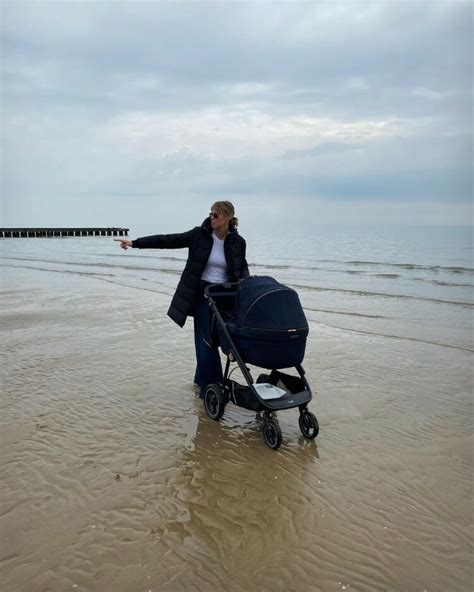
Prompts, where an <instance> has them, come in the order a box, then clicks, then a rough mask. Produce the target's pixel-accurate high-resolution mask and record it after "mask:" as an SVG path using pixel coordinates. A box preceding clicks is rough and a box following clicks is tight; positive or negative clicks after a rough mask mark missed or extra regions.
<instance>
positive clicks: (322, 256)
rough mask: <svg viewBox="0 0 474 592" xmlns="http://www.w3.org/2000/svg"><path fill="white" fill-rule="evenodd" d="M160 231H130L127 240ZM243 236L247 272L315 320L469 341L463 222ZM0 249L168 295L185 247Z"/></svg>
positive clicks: (43, 242) (74, 242) (36, 266)
mask: <svg viewBox="0 0 474 592" xmlns="http://www.w3.org/2000/svg"><path fill="white" fill-rule="evenodd" d="M158 230H159V229H153V227H150V226H149V227H137V228H132V229H131V233H133V235H132V234H131V237H130V238H135V237H138V236H144V235H148V234H155V233H156V231H158ZM242 234H243V235H244V236H245V229H243V230H242ZM245 238H246V239H247V260H248V263H249V268H250V273H251V274H252V275H270V276H273V277H275V278H276V279H277V280H279V281H280V282H282V283H284V284H287V285H289V286H291V287H294V288H295V289H296V290H297V291H298V293H299V295H300V299H301V302H302V304H303V307H304V309H305V312H306V314H307V316H308V318H310V319H312V320H315V321H317V322H318V323H321V324H326V325H330V326H334V327H339V328H343V329H347V330H351V331H356V332H357V331H359V332H361V333H366V334H374V335H383V336H385V337H386V338H387V339H406V340H418V341H421V342H426V343H434V344H439V345H441V346H445V347H455V348H461V349H468V350H469V349H471V348H472V345H473V341H472V311H473V306H474V301H473V288H474V264H473V247H472V231H471V229H470V227H462V228H452V227H451V228H447V227H429V228H425V227H417V228H414V227H383V228H374V227H315V228H314V232H313V233H311V234H310V235H308V234H307V235H300V234H299V233H298V232H297V230H294V231H293V232H291V231H288V232H287V235H286V236H281V235H279V234H276V233H275V234H273V233H272V232H270V231H267V232H266V233H265V232H258V233H255V232H254V233H253V234H251V235H250V236H245ZM0 256H1V257H2V259H1V262H2V266H3V267H9V268H15V267H16V268H22V269H30V270H39V271H43V272H44V279H45V281H46V282H47V281H48V279H47V278H49V277H50V274H51V273H58V274H66V273H67V274H77V275H81V276H83V277H88V278H89V279H90V281H91V282H98V281H107V282H111V283H116V284H117V285H118V286H122V287H126V286H129V287H131V288H135V289H143V290H151V291H156V292H157V293H163V294H166V295H168V296H169V297H170V298H171V296H172V294H173V293H174V289H175V287H176V285H177V283H178V280H179V276H180V274H181V272H182V270H183V268H184V264H185V261H186V257H187V250H186V249H179V250H138V249H137V250H129V251H127V252H126V253H125V252H123V251H121V250H120V249H119V246H118V243H117V242H113V241H112V239H111V238H110V237H101V238H96V237H89V238H63V239H50V238H48V239H4V240H2V241H0ZM18 297H19V298H21V297H22V296H21V295H20V296H17V295H16V296H15V299H17V298H18ZM23 297H25V298H29V296H28V294H27V291H26V290H25V293H24V295H23Z"/></svg>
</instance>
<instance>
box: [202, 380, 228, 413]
mask: <svg viewBox="0 0 474 592" xmlns="http://www.w3.org/2000/svg"><path fill="white" fill-rule="evenodd" d="M204 407H205V409H206V413H207V414H208V416H209V417H210V418H211V419H214V420H216V421H219V419H220V418H221V417H222V415H223V414H224V409H225V402H224V393H223V391H222V387H221V386H220V385H219V384H215V383H213V384H210V385H209V386H208V387H207V388H206V392H205V394H204Z"/></svg>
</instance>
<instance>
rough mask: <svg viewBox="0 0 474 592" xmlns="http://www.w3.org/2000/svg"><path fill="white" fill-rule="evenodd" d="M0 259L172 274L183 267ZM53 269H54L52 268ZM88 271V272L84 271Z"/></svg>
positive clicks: (179, 271)
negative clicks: (168, 267) (169, 267)
mask: <svg viewBox="0 0 474 592" xmlns="http://www.w3.org/2000/svg"><path fill="white" fill-rule="evenodd" d="M0 259H10V260H13V261H26V262H29V263H51V264H59V265H74V266H79V267H103V268H105V269H127V270H132V271H157V272H160V273H170V274H172V275H180V274H181V272H182V270H181V269H166V268H162V267H146V266H143V265H114V264H113V263H91V262H87V263H82V262H78V261H60V260H58V259H37V258H26V257H0ZM52 271H53V270H52ZM84 273H86V272H84Z"/></svg>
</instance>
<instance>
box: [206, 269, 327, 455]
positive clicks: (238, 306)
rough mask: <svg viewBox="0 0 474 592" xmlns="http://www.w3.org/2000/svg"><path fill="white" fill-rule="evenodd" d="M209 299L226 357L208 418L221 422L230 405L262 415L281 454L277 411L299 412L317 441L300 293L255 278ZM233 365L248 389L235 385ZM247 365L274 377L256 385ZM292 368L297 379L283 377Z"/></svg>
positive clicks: (210, 393)
mask: <svg viewBox="0 0 474 592" xmlns="http://www.w3.org/2000/svg"><path fill="white" fill-rule="evenodd" d="M205 295H206V297H207V298H208V302H209V306H210V307H211V310H212V313H213V314H212V328H211V333H212V334H213V335H214V336H216V335H217V338H218V341H219V345H220V347H221V349H222V351H223V353H224V354H226V356H227V364H226V368H225V371H224V378H223V382H222V384H214V383H213V384H210V385H208V386H207V387H206V391H205V397H204V404H205V408H206V412H207V414H208V415H209V417H211V419H216V420H218V419H220V418H221V417H222V414H223V413H224V408H225V406H226V404H227V403H228V402H229V401H231V402H233V403H234V404H235V405H238V406H240V407H244V408H246V409H251V410H253V411H257V412H260V411H262V412H263V420H264V426H263V435H264V438H265V442H266V443H267V444H268V446H270V447H271V448H274V449H276V448H278V447H279V446H280V444H281V441H282V435H281V430H280V426H279V424H278V421H277V419H276V416H275V411H277V410H281V409H290V408H294V407H298V408H299V410H300V417H299V426H300V429H301V432H302V433H303V435H304V436H305V437H307V438H311V439H312V438H315V437H316V436H317V435H318V432H319V425H318V421H317V419H316V417H315V416H314V415H313V414H312V413H311V412H310V411H308V409H307V405H308V403H309V401H311V399H312V394H311V389H310V387H309V384H308V382H307V380H306V378H305V373H304V370H303V368H302V366H301V363H302V361H303V358H304V353H305V348H306V339H307V336H308V330H309V329H308V323H307V320H306V317H305V314H304V312H303V309H302V307H301V303H300V300H299V297H298V294H297V293H296V291H295V290H293V289H292V288H289V287H288V286H285V285H283V284H281V283H279V282H278V281H277V280H275V279H274V278H272V277H268V276H252V277H249V278H247V279H245V280H243V281H242V282H240V283H238V284H213V285H211V286H208V287H207V288H206V289H205ZM234 361H235V362H237V364H238V367H239V369H240V370H241V372H242V374H243V376H244V378H245V381H246V383H247V385H241V384H239V383H237V382H235V381H234V380H231V379H230V375H231V373H232V372H233V370H232V372H229V370H230V363H231V362H234ZM247 364H251V365H254V366H259V367H260V368H265V369H268V370H270V373H269V374H260V375H259V377H258V378H257V381H256V383H255V382H254V381H253V379H252V375H251V372H250V369H249V368H248V367H247ZM292 367H294V368H296V370H297V372H298V376H294V375H289V374H286V373H283V372H281V371H280V370H281V369H285V368H292ZM234 369H235V368H234Z"/></svg>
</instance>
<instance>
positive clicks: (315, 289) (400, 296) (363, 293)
mask: <svg viewBox="0 0 474 592" xmlns="http://www.w3.org/2000/svg"><path fill="white" fill-rule="evenodd" d="M292 287H293V288H299V289H301V290H308V291H310V292H338V293H344V294H353V295H354V296H368V297H377V298H395V299H402V300H405V299H406V300H423V301H426V302H432V303H435V304H451V305H455V306H465V307H469V308H472V307H474V302H465V301H462V300H443V299H441V298H428V297H427V296H413V295H410V294H389V293H387V292H370V291H367V290H349V289H346V288H326V287H322V286H307V285H301V284H292Z"/></svg>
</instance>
